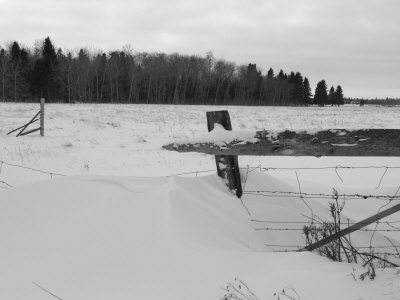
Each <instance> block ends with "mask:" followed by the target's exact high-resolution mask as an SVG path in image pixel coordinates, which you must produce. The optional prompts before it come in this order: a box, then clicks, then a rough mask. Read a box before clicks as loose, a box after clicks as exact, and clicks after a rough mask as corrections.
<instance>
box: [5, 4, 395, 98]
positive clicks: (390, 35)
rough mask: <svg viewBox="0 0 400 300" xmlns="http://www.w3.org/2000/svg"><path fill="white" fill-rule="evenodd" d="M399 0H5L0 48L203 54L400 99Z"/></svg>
mask: <svg viewBox="0 0 400 300" xmlns="http://www.w3.org/2000/svg"><path fill="white" fill-rule="evenodd" d="M399 12H400V0H196V1H193V0H164V1H163V0H112V1H110V0H0V44H1V45H3V46H4V45H5V44H6V43H7V42H9V41H14V40H17V41H18V42H20V43H22V44H23V45H26V46H32V45H33V43H34V41H35V40H38V39H43V38H45V37H47V36H50V38H51V39H52V41H53V42H54V44H55V45H56V47H60V48H62V49H77V48H79V47H90V48H91V47H94V48H96V49H102V50H107V51H108V50H115V49H122V47H123V46H124V45H128V44H130V45H131V46H132V47H133V49H134V50H137V51H147V52H166V53H173V52H178V53H181V54H198V55H204V54H205V53H206V52H207V51H210V50H211V51H212V52H213V53H214V55H215V56H216V57H217V58H224V59H226V60H229V61H233V62H235V63H237V64H248V63H256V64H257V67H259V68H260V69H261V70H263V71H264V72H266V71H267V70H268V69H269V67H272V68H273V69H274V70H275V72H276V73H277V72H278V71H279V69H283V70H284V71H286V72H290V71H300V72H301V73H302V74H303V76H307V77H308V78H309V80H310V83H311V86H312V88H313V90H314V88H315V86H316V84H317V82H318V81H319V80H321V79H325V80H326V82H327V84H328V87H330V86H331V85H334V86H337V85H338V84H340V85H341V86H342V88H343V90H344V94H345V96H348V97H398V98H400V14H399Z"/></svg>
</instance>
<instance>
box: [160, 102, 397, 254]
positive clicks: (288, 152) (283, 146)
mask: <svg viewBox="0 0 400 300" xmlns="http://www.w3.org/2000/svg"><path fill="white" fill-rule="evenodd" d="M216 123H217V124H220V125H222V126H223V127H224V128H225V130H228V131H230V130H232V125H231V121H230V117H229V113H228V111H226V110H224V111H212V112H207V127H208V131H211V130H213V129H214V124H216ZM163 148H164V149H167V150H172V151H178V152H199V153H206V154H211V155H214V156H215V162H216V166H217V173H218V176H220V177H221V178H223V179H224V180H226V182H227V183H226V185H227V186H228V188H229V189H230V190H231V191H233V192H234V193H235V194H236V195H237V197H239V198H240V197H241V196H242V193H243V191H242V184H241V181H240V173H239V165H238V155H264V156H270V155H271V156H273V155H277V156H315V157H321V156H397V157H400V129H363V130H346V129H333V130H322V131H318V132H313V133H310V132H293V131H282V132H272V131H271V132H269V131H258V132H256V133H255V134H254V137H253V138H252V139H249V140H247V141H246V140H235V141H233V142H230V143H222V145H221V142H217V143H216V142H205V143H180V144H177V143H171V144H168V145H164V146H163ZM399 210H400V204H398V205H395V206H393V207H391V208H388V209H386V210H384V211H382V212H380V213H378V214H376V215H373V216H371V217H369V218H366V219H364V220H363V221H360V222H358V223H356V224H354V225H352V226H350V227H348V228H346V229H343V230H341V231H340V232H338V233H337V234H334V235H332V236H330V237H327V238H325V239H323V240H321V241H318V242H317V243H314V244H312V245H309V246H308V247H306V248H304V249H303V250H309V251H312V250H315V249H318V248H320V247H322V246H324V245H326V244H328V243H330V242H333V241H335V240H337V239H339V238H341V237H342V236H344V235H347V234H350V233H351V232H354V231H357V230H359V229H361V228H363V227H365V226H367V225H369V224H371V223H373V222H376V221H379V220H380V219H382V218H384V217H387V216H389V215H391V214H393V213H395V212H397V211H399Z"/></svg>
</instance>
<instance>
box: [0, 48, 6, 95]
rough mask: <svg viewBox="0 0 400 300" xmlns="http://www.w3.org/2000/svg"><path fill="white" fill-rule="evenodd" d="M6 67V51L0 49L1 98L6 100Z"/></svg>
mask: <svg viewBox="0 0 400 300" xmlns="http://www.w3.org/2000/svg"><path fill="white" fill-rule="evenodd" d="M7 69H8V57H7V52H6V51H5V50H4V49H3V48H1V49H0V82H1V100H2V101H6V97H7V96H6V74H7Z"/></svg>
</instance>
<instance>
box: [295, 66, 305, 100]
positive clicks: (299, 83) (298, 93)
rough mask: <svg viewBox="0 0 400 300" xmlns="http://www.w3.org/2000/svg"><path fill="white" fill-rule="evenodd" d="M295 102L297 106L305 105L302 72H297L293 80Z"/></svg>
mask: <svg viewBox="0 0 400 300" xmlns="http://www.w3.org/2000/svg"><path fill="white" fill-rule="evenodd" d="M293 85H294V87H293V101H294V103H295V104H304V103H303V76H302V75H301V73H300V72H296V74H295V75H294V78H293Z"/></svg>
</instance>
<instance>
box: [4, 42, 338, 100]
mask: <svg viewBox="0 0 400 300" xmlns="http://www.w3.org/2000/svg"><path fill="white" fill-rule="evenodd" d="M0 90H1V92H0V99H1V101H16V102H17V101H18V102H23V101H29V102H30V101H37V100H38V99H39V98H41V97H45V98H46V101H47V102H67V103H75V102H87V103H90V102H95V103H147V104H150V103H152V104H153V103H154V104H203V105H211V104H219V105H221V104H229V105H310V104H317V105H320V106H323V105H325V104H332V105H333V104H335V105H340V104H343V90H342V88H341V87H340V86H337V87H336V89H335V88H334V87H331V88H330V90H329V92H328V90H327V85H326V83H325V81H324V80H321V81H320V82H319V83H318V84H317V87H316V90H315V96H314V97H313V94H312V92H311V88H310V83H309V81H308V79H307V77H303V75H302V74H301V73H300V72H290V73H289V74H287V73H285V72H284V71H283V70H280V71H279V72H278V73H277V74H276V73H275V72H274V70H273V69H272V68H270V69H269V70H268V72H267V73H266V74H262V72H261V71H260V70H259V69H258V68H257V66H256V64H248V65H236V64H234V63H232V62H228V61H226V60H224V59H216V58H215V57H214V55H213V54H212V53H211V52H208V53H207V54H206V55H204V57H201V56H196V55H191V56H188V55H180V54H164V53H143V52H141V53H138V52H135V51H133V49H132V48H130V47H124V48H123V50H121V51H111V52H109V53H104V52H102V51H89V50H88V49H84V48H82V49H80V50H79V51H63V50H61V49H58V50H56V48H55V46H54V45H53V43H52V41H51V40H50V38H49V37H47V38H45V39H44V40H42V41H39V42H37V43H36V44H35V46H34V47H32V48H27V47H22V46H20V44H19V43H18V42H17V41H15V42H10V43H8V44H7V46H5V47H4V48H3V47H0Z"/></svg>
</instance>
